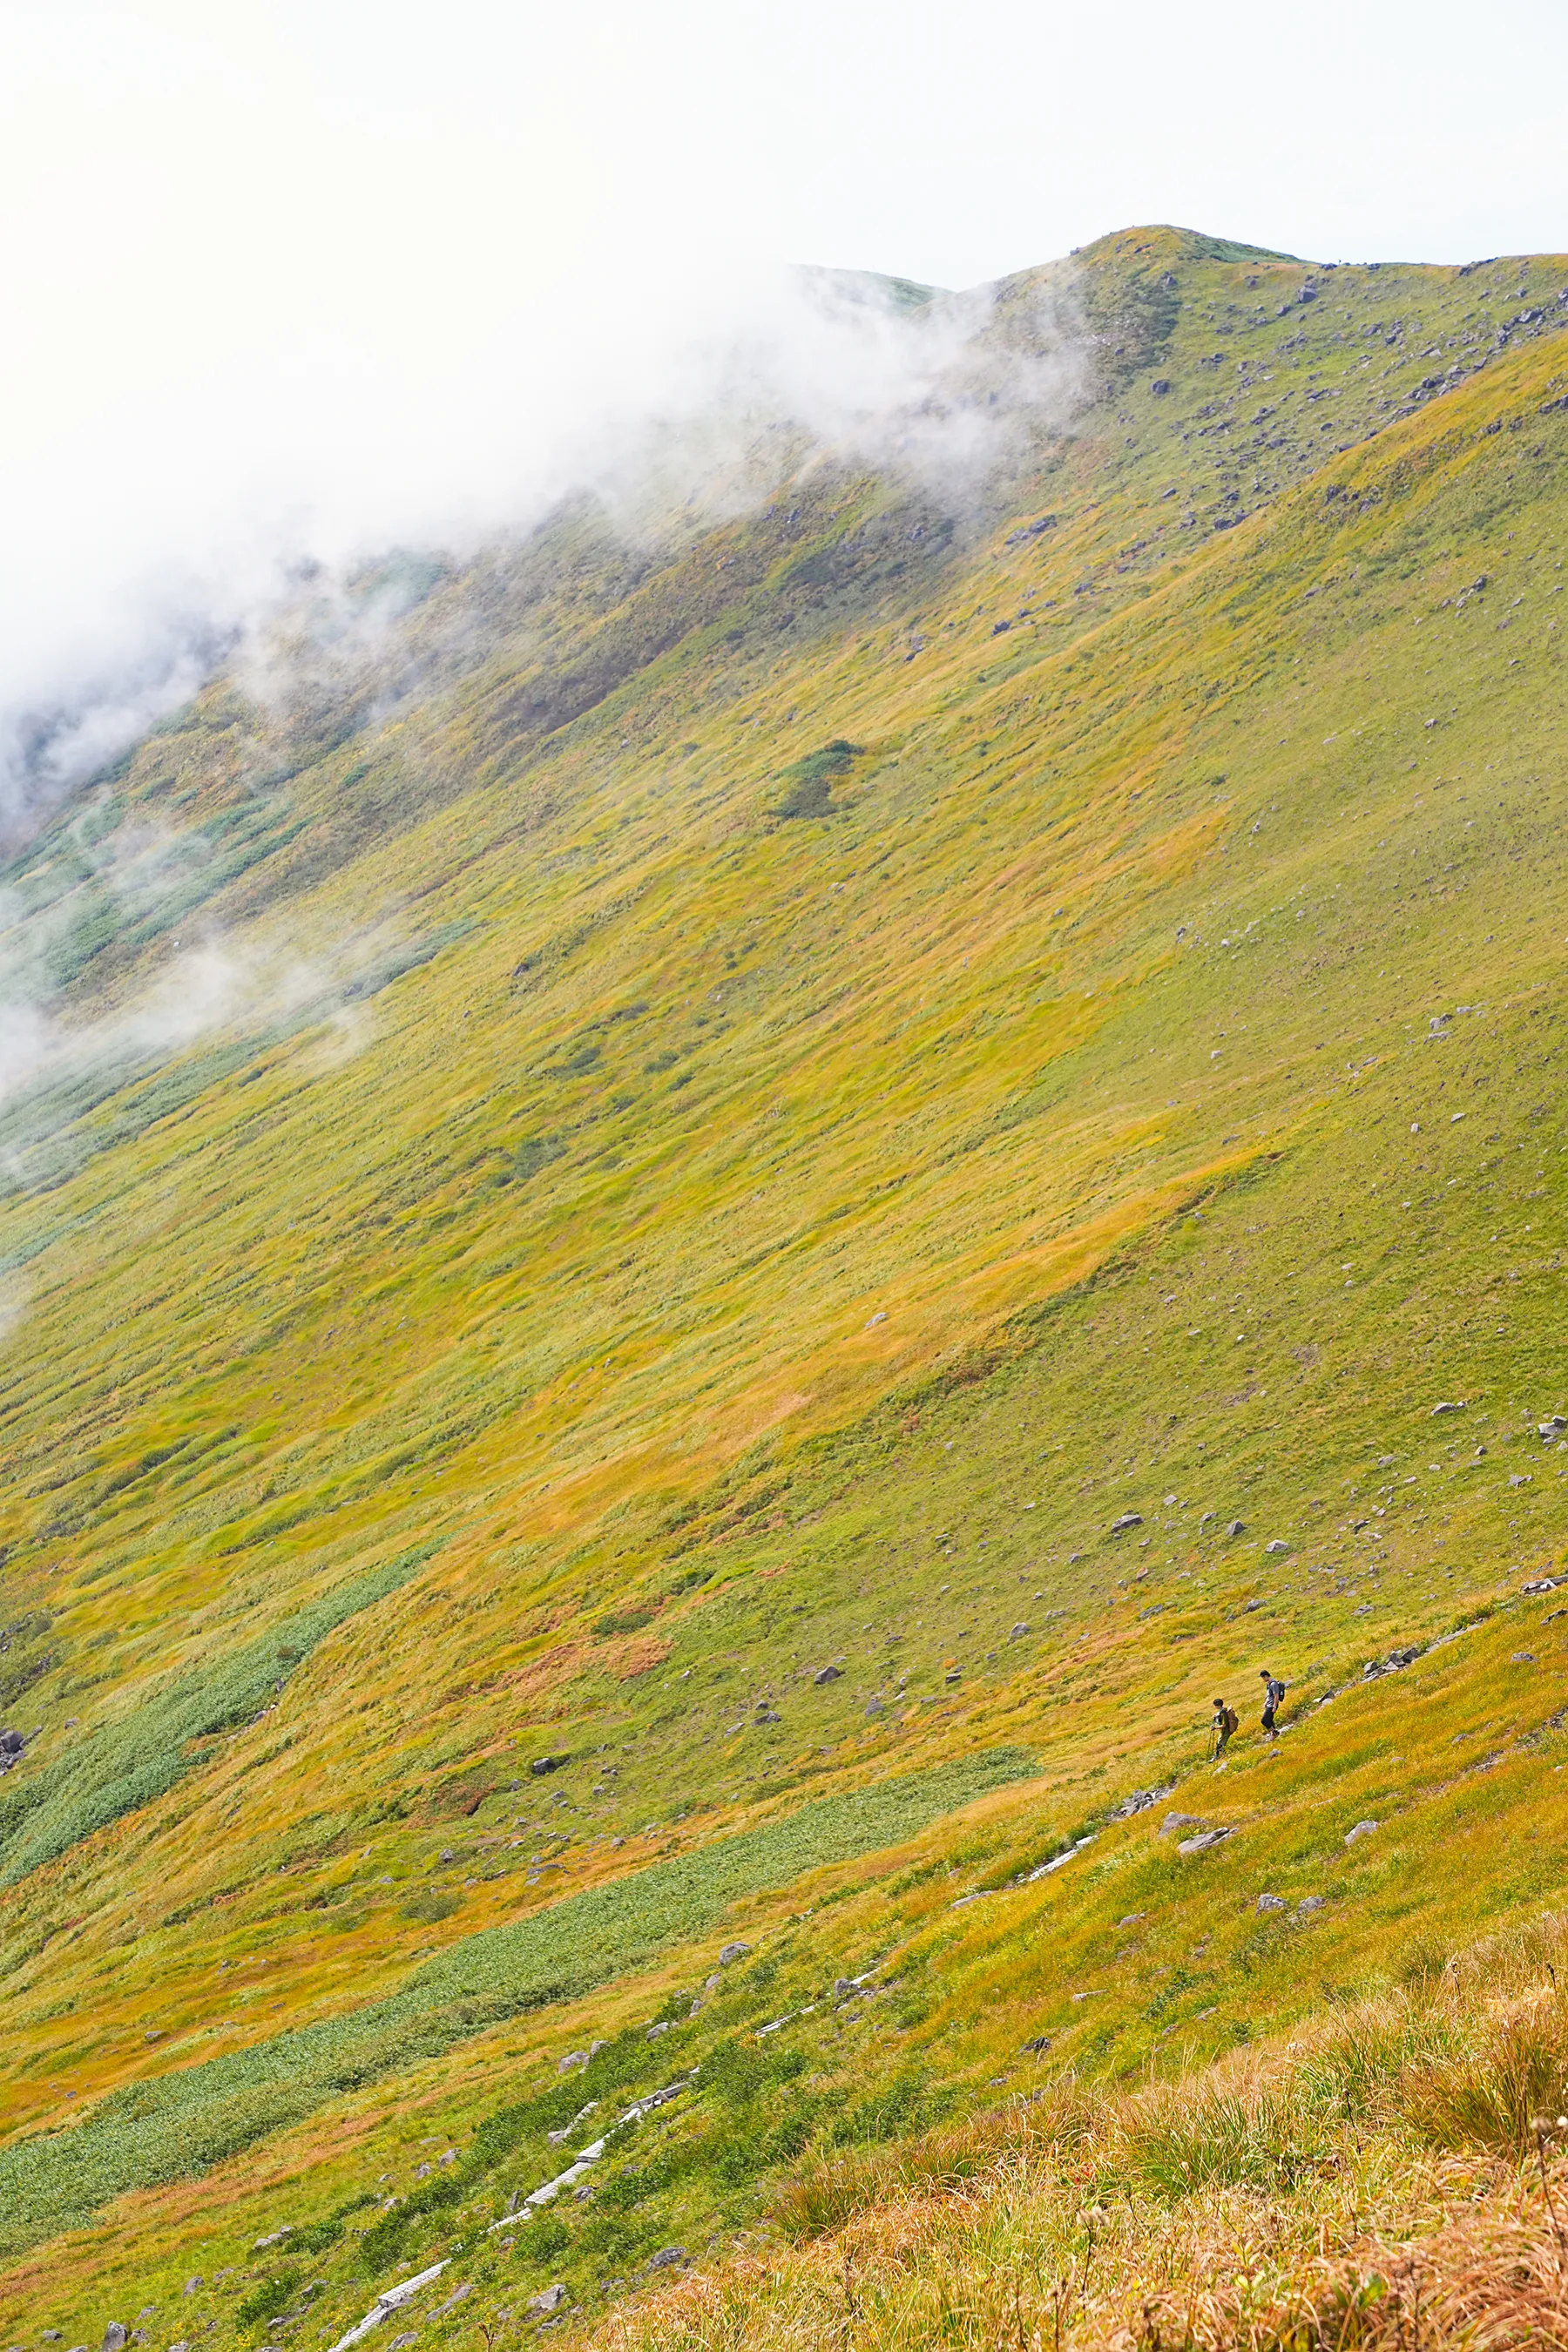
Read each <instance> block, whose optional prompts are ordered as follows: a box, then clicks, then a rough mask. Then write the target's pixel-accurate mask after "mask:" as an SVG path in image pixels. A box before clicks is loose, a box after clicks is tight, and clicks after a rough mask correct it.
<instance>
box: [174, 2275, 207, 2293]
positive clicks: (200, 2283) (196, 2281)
mask: <svg viewBox="0 0 1568 2352" xmlns="http://www.w3.org/2000/svg"><path fill="white" fill-rule="evenodd" d="M205 2284H206V2281H205V2279H204V2278H201V2277H197V2278H188V2279H187V2280H186V2281H185V2284H184V2286H183V2287H182V2288H181V2289H180V2292H181V2294H200V2293H201V2291H202V2289H203V2287H204V2286H205Z"/></svg>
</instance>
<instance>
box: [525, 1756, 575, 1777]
mask: <svg viewBox="0 0 1568 2352" xmlns="http://www.w3.org/2000/svg"><path fill="white" fill-rule="evenodd" d="M571 1761H572V1759H571V1758H570V1756H536V1757H535V1758H534V1759H533V1761H532V1763H531V1765H530V1766H529V1768H528V1769H529V1770H530V1771H531V1773H532V1775H533V1777H534V1779H535V1780H543V1778H544V1775H545V1774H546V1773H547V1772H559V1771H560V1769H561V1768H562V1766H563V1764H570V1763H571Z"/></svg>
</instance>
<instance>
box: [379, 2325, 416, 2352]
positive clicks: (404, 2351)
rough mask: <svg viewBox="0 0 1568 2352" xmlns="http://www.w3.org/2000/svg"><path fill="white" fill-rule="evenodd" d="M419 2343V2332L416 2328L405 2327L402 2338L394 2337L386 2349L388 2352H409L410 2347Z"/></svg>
mask: <svg viewBox="0 0 1568 2352" xmlns="http://www.w3.org/2000/svg"><path fill="white" fill-rule="evenodd" d="M418 2341H419V2330H418V2329H417V2328H416V2327H405V2329H404V2331H403V2333H402V2335H401V2336H394V2337H393V2339H392V2341H391V2343H390V2344H389V2345H388V2346H387V2347H386V2352H408V2347H409V2346H410V2345H411V2344H417V2343H418Z"/></svg>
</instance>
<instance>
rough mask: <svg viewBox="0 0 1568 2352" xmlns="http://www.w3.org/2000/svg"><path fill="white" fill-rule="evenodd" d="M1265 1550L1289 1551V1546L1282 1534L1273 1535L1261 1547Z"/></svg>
mask: <svg viewBox="0 0 1568 2352" xmlns="http://www.w3.org/2000/svg"><path fill="white" fill-rule="evenodd" d="M1263 1549H1264V1550H1265V1551H1289V1549H1290V1547H1289V1544H1288V1543H1287V1542H1286V1541H1285V1539H1284V1538H1283V1537H1282V1536H1275V1537H1273V1538H1271V1539H1270V1540H1269V1541H1268V1543H1266V1544H1265V1545H1264V1547H1263Z"/></svg>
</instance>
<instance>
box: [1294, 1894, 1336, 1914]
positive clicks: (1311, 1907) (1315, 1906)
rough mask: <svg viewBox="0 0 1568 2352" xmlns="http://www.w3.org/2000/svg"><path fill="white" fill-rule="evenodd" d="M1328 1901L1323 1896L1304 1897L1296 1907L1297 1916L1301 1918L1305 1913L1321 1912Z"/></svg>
mask: <svg viewBox="0 0 1568 2352" xmlns="http://www.w3.org/2000/svg"><path fill="white" fill-rule="evenodd" d="M1327 1900H1328V1897H1327V1896H1326V1895H1303V1896H1302V1898H1301V1900H1300V1903H1298V1904H1297V1906H1296V1911H1297V1916H1300V1914H1301V1913H1302V1912H1303V1911H1309V1912H1310V1911H1321V1909H1322V1907H1323V1905H1324V1903H1325V1902H1326V1901H1327Z"/></svg>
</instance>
